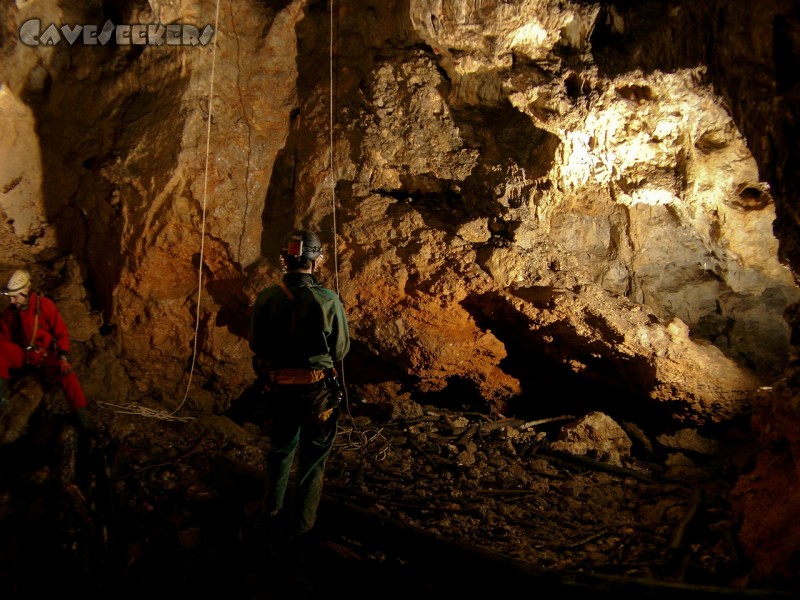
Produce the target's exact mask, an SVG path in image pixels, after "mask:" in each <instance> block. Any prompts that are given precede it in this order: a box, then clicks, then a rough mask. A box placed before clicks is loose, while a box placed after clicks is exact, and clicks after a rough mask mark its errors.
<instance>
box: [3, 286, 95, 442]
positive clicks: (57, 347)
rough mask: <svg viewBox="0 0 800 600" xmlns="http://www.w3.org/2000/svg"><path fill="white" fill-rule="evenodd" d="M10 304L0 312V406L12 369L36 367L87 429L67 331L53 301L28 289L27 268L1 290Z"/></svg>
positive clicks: (79, 422) (80, 390) (88, 424)
mask: <svg viewBox="0 0 800 600" xmlns="http://www.w3.org/2000/svg"><path fill="white" fill-rule="evenodd" d="M2 294H3V295H4V296H6V297H7V298H8V299H9V302H10V303H11V304H10V305H9V306H8V307H6V309H5V310H4V311H3V313H2V314H0V407H2V408H5V407H6V406H7V405H8V402H9V379H10V378H11V373H12V371H15V370H21V369H36V370H38V371H39V372H41V374H42V375H43V376H44V379H45V380H46V381H47V382H49V383H51V384H53V385H56V386H58V387H60V388H61V389H62V390H63V392H64V396H65V397H66V400H67V404H69V408H70V411H71V412H72V414H73V415H74V416H75V418H76V421H77V425H78V427H79V428H80V429H82V430H85V431H89V430H91V425H90V423H89V418H88V415H87V414H86V397H85V396H84V394H83V389H82V388H81V384H80V382H79V381H78V376H77V375H76V374H75V371H73V370H72V367H71V365H70V364H69V349H70V340H69V331H68V330H67V325H66V323H64V319H63V318H62V317H61V313H59V312H58V308H57V307H56V304H55V302H53V301H52V300H51V299H50V298H47V297H45V296H42V295H41V294H37V293H36V292H33V291H31V277H30V274H29V273H28V272H27V271H23V270H19V271H15V272H14V273H13V274H12V275H11V277H10V278H9V280H8V284H7V285H6V289H5V290H4V291H3V292H2Z"/></svg>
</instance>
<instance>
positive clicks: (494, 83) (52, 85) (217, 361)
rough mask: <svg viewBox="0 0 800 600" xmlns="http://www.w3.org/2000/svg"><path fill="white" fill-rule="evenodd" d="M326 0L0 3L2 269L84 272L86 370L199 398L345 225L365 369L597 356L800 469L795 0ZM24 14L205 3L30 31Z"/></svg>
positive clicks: (345, 291)
mask: <svg viewBox="0 0 800 600" xmlns="http://www.w3.org/2000/svg"><path fill="white" fill-rule="evenodd" d="M334 5H335V8H336V18H335V19H334V20H333V21H331V18H330V13H329V6H328V3H327V2H320V1H316V0H294V1H288V0H283V1H280V2H272V3H264V2H257V1H252V2H249V1H246V2H229V3H221V4H220V5H219V7H220V11H219V13H218V15H217V13H216V11H215V9H216V3H214V2H211V1H189V0H185V1H182V2H164V3H162V2H156V1H154V2H147V3H146V2H137V1H131V2H124V1H120V2H85V3H72V2H56V1H55V0H49V1H43V2H37V3H11V2H6V3H4V4H3V5H2V7H1V9H2V11H3V16H4V19H3V26H2V27H3V29H2V31H1V32H0V33H1V34H2V35H0V42H1V46H0V51H2V55H1V56H2V59H1V60H0V73H2V81H1V82H0V83H2V88H1V89H0V107H2V111H0V127H2V131H3V133H4V134H5V135H3V136H2V140H3V142H2V144H0V152H1V153H2V157H3V160H2V161H0V182H1V183H2V205H0V208H1V209H2V212H3V216H4V219H3V222H2V226H0V248H2V250H3V257H4V258H3V267H4V268H3V273H8V272H10V271H11V270H12V269H14V268H17V267H19V266H24V265H34V272H35V275H36V276H37V279H38V281H39V282H40V283H41V285H42V286H43V287H47V289H49V290H51V291H53V290H55V291H56V292H57V295H58V296H59V299H60V300H67V299H69V298H72V299H73V300H74V301H75V302H74V308H73V309H72V310H71V311H70V312H69V313H68V321H69V322H71V323H76V322H79V323H80V327H77V328H76V329H78V330H79V331H80V334H79V340H78V341H79V342H81V344H83V345H85V359H84V361H83V362H82V363H81V362H80V361H79V364H80V368H81V370H82V375H83V379H84V381H85V382H86V384H85V385H86V387H87V390H89V391H90V392H91V393H90V396H91V398H90V399H91V400H94V399H97V398H98V397H99V396H100V395H107V394H108V390H109V388H111V389H114V390H115V392H114V393H115V395H116V396H117V399H119V400H126V399H128V400H130V399H133V400H135V399H140V398H143V397H148V398H151V399H155V400H157V401H158V402H162V403H164V404H166V405H167V406H168V407H170V408H172V407H174V406H175V404H176V403H177V398H179V397H180V394H181V393H182V392H183V389H184V388H185V387H186V386H187V379H189V378H190V377H191V375H193V376H194V380H193V383H194V387H193V388H192V389H191V390H189V391H188V392H187V393H189V395H190V396H191V398H190V405H189V408H191V409H193V410H195V411H214V410H219V409H220V407H222V406H225V405H227V404H228V403H229V402H230V401H231V399H232V398H235V397H236V396H237V395H238V394H239V393H241V391H242V390H243V389H244V388H245V387H246V386H247V385H248V384H249V382H250V381H251V380H252V376H253V374H252V371H251V368H250V356H249V351H248V350H247V346H246V342H245V339H244V335H245V334H244V332H245V324H246V318H247V309H248V307H249V305H250V304H251V302H252V300H253V298H254V296H255V293H256V292H257V291H258V289H259V288H260V287H261V286H262V285H263V284H264V283H265V282H267V281H270V280H271V279H272V278H274V277H275V276H277V264H276V260H275V258H276V254H277V250H278V248H279V241H280V239H281V238H282V237H283V235H284V233H285V231H286V230H287V229H288V228H289V227H291V226H294V225H302V226H310V227H314V228H318V229H319V230H320V231H321V232H322V234H323V239H324V241H325V242H326V243H327V244H328V245H329V246H331V247H332V246H333V245H334V244H335V248H336V253H335V254H334V253H333V252H331V253H329V254H330V257H329V259H328V262H327V263H326V264H325V266H324V268H323V271H322V276H323V279H324V281H325V282H326V283H327V284H328V285H330V286H331V287H334V288H335V289H337V291H339V292H340V294H341V296H342V298H343V300H344V302H345V306H346V308H347V310H348V314H349V315H350V318H351V328H352V333H353V339H354V349H353V354H352V357H351V360H350V361H349V362H348V364H347V372H348V375H349V380H350V381H351V382H352V384H353V391H354V394H355V395H357V396H358V397H360V398H361V399H363V400H365V401H376V402H391V401H392V399H393V398H395V397H396V396H397V395H398V394H401V393H402V394H407V393H412V394H413V395H414V397H415V398H416V399H418V400H421V401H426V400H431V399H435V398H438V397H442V396H443V395H448V396H457V397H458V398H460V399H461V400H462V401H463V402H464V403H469V402H485V403H486V404H487V405H488V406H491V407H492V408H494V409H498V410H504V409H505V408H506V407H507V406H508V405H509V403H511V402H514V403H515V404H516V405H519V404H520V400H521V403H522V404H524V405H526V406H527V409H528V410H531V411H536V410H540V411H542V410H547V406H548V405H550V404H552V402H553V400H554V399H559V401H567V402H569V399H570V398H571V397H573V396H574V395H579V394H581V393H583V392H585V391H586V390H587V389H591V386H592V385H598V384H599V385H602V386H608V387H607V389H609V390H616V391H617V392H619V394H618V395H620V396H622V397H624V398H625V399H626V400H627V401H629V402H631V403H634V402H635V403H641V404H644V405H645V406H648V404H647V403H650V402H657V403H662V404H666V405H668V406H669V407H670V410H671V411H672V412H673V413H674V414H675V416H676V417H677V418H681V419H693V420H696V421H698V422H706V421H719V420H725V419H728V418H732V417H734V416H737V415H741V414H746V413H747V412H748V411H749V410H751V409H752V408H755V410H756V411H757V414H759V415H765V416H764V417H763V421H760V422H762V423H764V425H763V427H762V429H763V431H764V444H765V446H770V447H783V446H781V444H785V443H787V442H788V444H787V445H786V447H788V450H784V454H783V455H780V456H781V458H782V459H783V461H784V463H785V464H789V465H794V469H795V472H794V475H795V479H794V481H796V475H797V471H796V470H797V466H796V461H795V460H794V456H795V455H796V452H797V448H798V443H799V442H798V436H797V435H796V433H795V432H796V431H797V429H795V427H794V425H793V424H794V423H796V422H797V421H798V420H800V416H798V415H797V414H796V412H797V411H796V409H793V408H792V407H793V406H795V405H796V402H794V401H793V398H794V392H793V389H795V383H796V379H797V372H798V371H797V369H796V366H795V364H796V361H797V358H796V352H795V351H794V347H795V346H794V344H796V342H797V338H796V336H794V337H792V331H793V330H794V329H796V326H797V325H796V323H797V321H796V319H795V318H794V317H793V315H794V314H795V312H794V311H793V308H792V307H793V305H794V303H795V302H796V301H797V300H798V290H797V287H796V285H795V277H794V273H795V272H796V271H797V261H798V249H797V240H798V239H800V236H798V235H797V231H796V228H797V226H798V222H799V221H798V218H797V216H796V215H797V206H798V202H797V191H796V189H795V187H796V186H795V185H794V182H795V181H796V180H797V164H796V161H797V160H798V158H797V157H798V156H799V155H800V154H799V153H798V151H797V150H798V148H797V144H798V136H797V131H796V117H797V114H798V110H797V109H798V106H797V93H796V92H797V73H798V71H797V68H796V67H797V62H798V58H797V57H798V55H800V52H799V46H800V43H798V39H800V36H798V26H797V24H798V15H797V11H798V9H797V8H796V7H795V6H794V5H793V3H792V2H790V1H789V0H783V1H781V0H771V1H769V2H765V3H759V4H758V6H757V7H754V6H751V3H749V2H745V1H743V0H741V1H740V0H736V1H728V2H724V1H721V0H720V1H716V2H705V3H692V2H686V1H675V2H666V3H664V2H623V1H620V2H616V3H608V2H588V1H573V2H563V1H562V2H556V1H554V0H553V1H549V0H522V1H518V2H499V1H491V0H483V1H469V0H449V1H446V0H437V1H433V0H389V1H384V2H378V1H374V2H350V1H345V0H342V1H340V2H336V3H334ZM33 17H36V18H39V19H41V20H42V22H43V23H51V22H52V23H71V24H76V23H96V24H98V25H101V24H102V23H104V22H105V21H106V20H108V19H112V20H114V21H115V22H128V23H136V22H162V23H169V22H182V23H192V24H195V25H197V26H199V27H202V26H204V25H206V24H209V23H216V25H217V28H216V31H215V33H214V38H213V44H209V45H207V46H126V45H119V44H115V43H111V44H107V45H103V46H99V45H93V46H87V45H83V44H76V45H68V44H65V43H60V44H56V45H50V46H45V45H39V46H35V47H32V46H28V45H25V44H23V43H21V42H20V38H19V27H20V25H21V24H22V23H24V22H25V21H26V20H27V19H30V18H33ZM217 17H218V21H217ZM331 27H333V36H331V35H330V34H331ZM212 73H213V79H212ZM212 83H213V93H212V90H211V85H212ZM75 282H78V283H79V284H80V286H79V287H80V288H81V289H84V290H85V293H84V294H82V295H78V294H76V293H75V289H77V288H76V287H75V285H72V284H74V283H75ZM199 282H201V283H202V285H200V286H199V292H198V283H199ZM75 296H80V297H78V298H75ZM787 308H788V313H787V314H788V316H789V318H788V319H785V318H784V312H785V311H786V310H787ZM81 344H79V348H78V350H79V352H80V351H81V349H82V348H81ZM190 373H191V375H190ZM783 375H786V378H785V379H783V380H782V381H779V382H776V380H778V379H780V378H781V377H782V376H783ZM576 380H581V381H585V382H586V387H581V386H576V387H574V388H572V387H570V384H567V383H565V382H567V381H576ZM770 384H773V389H774V391H775V393H774V394H773V395H771V396H768V397H767V398H766V399H764V398H763V397H762V396H760V395H756V394H754V391H755V390H757V389H758V388H761V387H769V385H770ZM565 392H569V394H568V395H567V394H565ZM573 392H574V393H573ZM787 407H788V408H787ZM787 411H788V412H787ZM775 415H780V418H779V419H778V420H779V421H780V425H779V426H775V425H769V426H767V425H766V423H769V422H771V419H770V418H769V417H771V416H775ZM776 418H777V417H776ZM773 456H775V455H773ZM769 464H770V463H769V462H768V461H767V459H766V458H765V459H764V462H763V465H762V466H761V467H760V468H761V469H762V470H761V471H756V473H758V474H757V475H754V476H753V478H752V479H751V480H750V481H748V482H746V483H745V482H743V488H742V490H741V492H740V493H741V497H742V498H743V500H742V506H743V510H744V511H745V513H747V514H749V515H757V514H758V513H759V512H760V511H761V512H763V507H764V506H765V505H768V503H767V500H766V498H769V497H770V496H772V497H776V494H775V491H774V490H773V489H771V488H768V487H766V485H765V486H764V487H763V488H762V489H758V487H757V482H758V481H761V480H762V479H759V478H760V477H762V475H763V473H764V472H767V470H768V465H769ZM783 488H784V489H785V488H786V486H785V485H784V486H783ZM765 503H766V504H765ZM748 528H749V529H748ZM748 530H749V531H752V532H753V534H752V535H751V536H750V538H749V539H750V540H751V550H753V551H754V552H755V549H756V548H757V547H758V546H759V545H761V542H762V541H763V540H762V539H761V538H760V537H759V535H757V534H756V533H755V532H757V531H758V530H759V520H758V518H757V517H756V516H751V517H750V520H748V521H747V522H746V527H745V531H748ZM764 531H765V530H764V528H761V532H762V535H767V534H766V533H763V532H764ZM769 531H780V527H775V528H769ZM787 537H788V536H787ZM772 545H773V546H777V547H779V548H781V551H783V554H784V555H787V556H789V557H792V556H795V554H793V552H796V550H792V546H791V542H787V544H786V545H785V546H783V547H781V546H780V544H776V543H775V542H774V541H772ZM795 547H796V546H795ZM791 560H792V559H791V558H790V559H786V560H784V561H783V562H782V563H781V564H782V565H784V566H781V567H780V568H789V566H790V565H791V564H793V563H791ZM768 564H769V561H768V560H767V559H764V563H763V565H761V568H762V569H763V570H764V571H768V570H769V568H770V567H769V566H767V565H768ZM785 565H789V566H785Z"/></svg>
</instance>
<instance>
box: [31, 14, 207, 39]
mask: <svg viewBox="0 0 800 600" xmlns="http://www.w3.org/2000/svg"><path fill="white" fill-rule="evenodd" d="M212 37H214V28H213V27H212V26H211V25H206V26H205V27H204V28H203V29H202V31H201V30H200V29H198V28H197V27H195V26H194V25H183V24H180V23H175V24H170V25H160V24H156V25H143V24H136V25H114V23H112V22H111V21H106V22H105V24H104V25H103V27H102V28H98V26H97V25H61V26H60V27H59V26H56V25H54V24H52V23H51V24H50V25H48V26H47V27H45V28H44V29H42V22H41V21H40V20H39V19H29V20H28V21H25V22H24V23H23V24H22V27H20V28H19V39H20V40H21V41H22V43H23V44H25V45H26V46H55V45H57V44H61V43H66V44H69V45H70V46H72V45H74V44H76V43H81V44H84V45H86V46H97V45H100V46H105V45H106V44H108V43H109V42H110V41H111V40H112V39H113V40H114V41H115V42H116V43H117V44H118V45H120V46H129V45H148V46H162V45H164V44H166V45H167V46H198V45H200V46H205V45H206V44H208V42H210V41H211V38H212Z"/></svg>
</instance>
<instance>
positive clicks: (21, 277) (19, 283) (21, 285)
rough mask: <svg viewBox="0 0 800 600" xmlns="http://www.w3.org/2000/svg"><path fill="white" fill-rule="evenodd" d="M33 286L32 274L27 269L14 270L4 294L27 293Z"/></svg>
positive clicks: (17, 294)
mask: <svg viewBox="0 0 800 600" xmlns="http://www.w3.org/2000/svg"><path fill="white" fill-rule="evenodd" d="M30 287H31V276H30V274H29V273H28V272H27V271H22V270H19V271H14V272H13V273H12V274H11V277H9V278H8V283H7V284H6V289H5V290H4V291H3V295H4V296H19V295H20V294H26V293H27V292H28V289H29V288H30Z"/></svg>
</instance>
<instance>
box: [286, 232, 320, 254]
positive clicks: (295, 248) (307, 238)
mask: <svg viewBox="0 0 800 600" xmlns="http://www.w3.org/2000/svg"><path fill="white" fill-rule="evenodd" d="M284 253H285V254H286V256H292V257H295V258H305V259H308V260H316V259H317V258H319V257H320V256H321V255H322V242H320V241H319V237H317V234H316V233H314V232H313V231H309V230H307V229H295V230H294V231H293V232H292V234H291V235H290V236H289V239H288V240H287V242H286V246H285V248H284Z"/></svg>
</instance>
